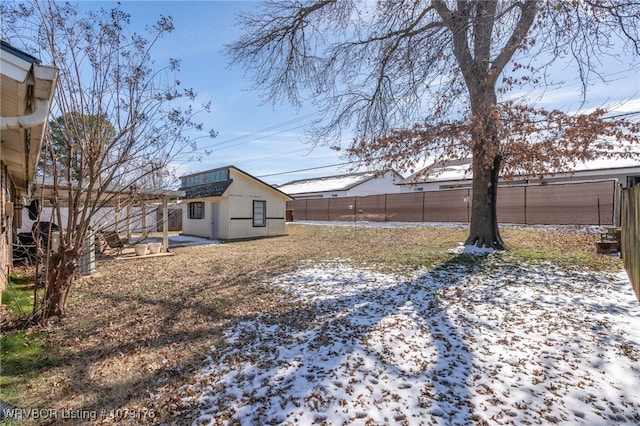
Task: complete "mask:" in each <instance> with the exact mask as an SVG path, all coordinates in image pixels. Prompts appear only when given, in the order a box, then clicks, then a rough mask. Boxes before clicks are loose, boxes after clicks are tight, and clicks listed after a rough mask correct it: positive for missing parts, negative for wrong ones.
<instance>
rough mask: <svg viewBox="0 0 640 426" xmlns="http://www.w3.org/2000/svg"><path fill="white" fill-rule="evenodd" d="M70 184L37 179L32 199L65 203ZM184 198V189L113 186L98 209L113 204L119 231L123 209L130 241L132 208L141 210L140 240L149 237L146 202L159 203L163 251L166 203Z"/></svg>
mask: <svg viewBox="0 0 640 426" xmlns="http://www.w3.org/2000/svg"><path fill="white" fill-rule="evenodd" d="M68 190H69V187H68V186H67V185H58V187H57V188H55V185H54V184H53V183H52V182H51V181H45V182H44V183H42V182H39V183H36V184H35V185H34V190H33V198H34V199H36V200H44V201H47V200H53V199H54V198H55V197H56V194H57V199H58V202H60V203H64V202H65V201H67V202H68V200H67V199H66V198H67V197H66V195H67V194H68ZM183 197H184V191H177V190H169V189H144V188H140V187H137V186H135V185H132V186H129V187H126V188H114V189H110V190H107V191H105V195H104V198H105V202H104V203H103V204H101V206H100V208H104V207H112V208H113V209H114V215H113V216H114V217H113V225H114V228H115V231H116V232H118V229H119V225H120V224H121V223H122V221H121V220H120V213H121V211H122V210H123V208H124V210H125V211H126V217H125V220H124V223H125V228H126V232H127V241H130V240H131V234H132V231H131V224H132V220H131V213H132V212H131V209H132V207H135V206H138V207H140V209H141V221H142V239H146V238H147V236H148V229H147V204H148V203H159V204H161V205H162V219H163V220H162V244H163V246H164V247H165V250H167V251H168V250H169V222H168V218H169V203H170V202H177V201H178V200H180V199H181V198H183Z"/></svg>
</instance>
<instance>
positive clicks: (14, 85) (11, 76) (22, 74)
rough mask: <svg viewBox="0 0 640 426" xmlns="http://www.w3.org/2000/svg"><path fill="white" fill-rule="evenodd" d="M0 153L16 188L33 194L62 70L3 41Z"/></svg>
mask: <svg viewBox="0 0 640 426" xmlns="http://www.w3.org/2000/svg"><path fill="white" fill-rule="evenodd" d="M1 47H2V48H1V49H0V75H1V86H0V92H1V113H0V138H1V144H0V153H1V158H2V163H3V165H4V166H6V170H7V172H8V174H9V176H10V178H11V181H12V183H13V185H14V186H15V189H16V195H17V196H20V195H25V196H28V195H29V189H30V184H31V182H32V181H33V178H34V176H35V171H36V167H37V165H38V159H39V157H40V150H41V148H42V140H43V138H44V134H45V130H46V126H47V120H48V117H49V113H50V110H51V102H52V99H53V93H54V91H55V86H56V84H57V80H58V70H57V69H56V68H53V67H47V66H43V65H40V64H39V61H38V60H37V59H35V58H33V57H32V56H30V55H28V54H26V53H24V52H21V51H19V50H18V49H15V48H12V47H11V46H9V45H7V44H6V43H2V46H1Z"/></svg>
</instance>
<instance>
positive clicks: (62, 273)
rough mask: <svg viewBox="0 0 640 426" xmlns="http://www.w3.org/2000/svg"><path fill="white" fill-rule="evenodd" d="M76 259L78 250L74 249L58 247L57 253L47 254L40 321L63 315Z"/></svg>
mask: <svg viewBox="0 0 640 426" xmlns="http://www.w3.org/2000/svg"><path fill="white" fill-rule="evenodd" d="M77 260H78V252H77V250H75V249H71V250H68V249H64V248H63V247H60V250H59V251H58V252H57V253H52V254H50V255H49V259H48V261H47V282H46V290H45V296H44V300H43V309H42V318H41V319H42V321H46V320H48V319H49V318H52V317H63V316H64V315H65V310H66V306H67V297H68V295H69V290H70V289H71V284H72V283H73V280H74V278H75V272H76V265H77Z"/></svg>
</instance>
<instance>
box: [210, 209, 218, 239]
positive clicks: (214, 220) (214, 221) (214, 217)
mask: <svg viewBox="0 0 640 426" xmlns="http://www.w3.org/2000/svg"><path fill="white" fill-rule="evenodd" d="M219 216H220V203H219V202H218V201H214V202H213V203H211V234H210V238H211V239H212V240H217V239H218V238H219V233H218V217H219Z"/></svg>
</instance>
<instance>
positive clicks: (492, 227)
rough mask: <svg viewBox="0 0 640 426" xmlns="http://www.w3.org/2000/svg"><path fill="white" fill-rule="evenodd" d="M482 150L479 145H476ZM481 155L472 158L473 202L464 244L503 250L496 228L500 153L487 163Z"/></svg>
mask: <svg viewBox="0 0 640 426" xmlns="http://www.w3.org/2000/svg"><path fill="white" fill-rule="evenodd" d="M478 149H479V150H482V148H481V147H478ZM483 157H484V156H483V155H480V154H478V155H475V154H474V158H473V202H472V206H471V223H470V230H469V231H470V232H469V237H468V238H467V241H466V242H465V244H467V245H476V246H477V247H488V248H494V249H497V250H504V249H505V248H506V247H505V245H504V242H503V241H502V237H501V236H500V231H499V229H498V214H497V201H498V199H497V195H498V178H499V175H500V162H501V159H500V155H495V157H494V158H493V161H492V162H491V163H489V164H487V162H486V161H483Z"/></svg>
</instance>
